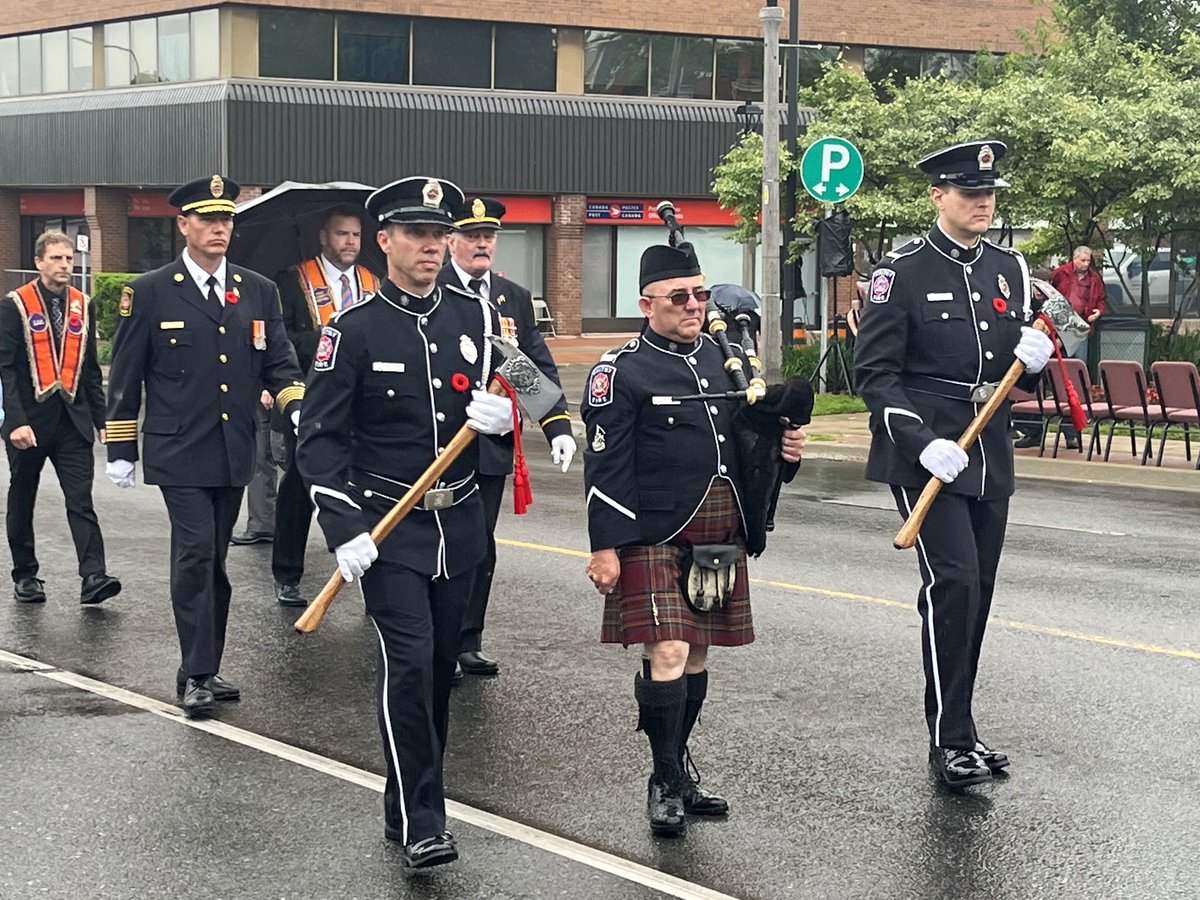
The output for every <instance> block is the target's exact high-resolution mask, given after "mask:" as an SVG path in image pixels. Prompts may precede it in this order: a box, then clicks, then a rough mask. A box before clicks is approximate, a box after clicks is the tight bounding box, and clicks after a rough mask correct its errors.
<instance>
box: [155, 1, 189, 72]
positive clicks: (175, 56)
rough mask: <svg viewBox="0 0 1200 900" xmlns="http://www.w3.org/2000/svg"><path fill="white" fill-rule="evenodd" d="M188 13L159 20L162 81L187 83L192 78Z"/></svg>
mask: <svg viewBox="0 0 1200 900" xmlns="http://www.w3.org/2000/svg"><path fill="white" fill-rule="evenodd" d="M188 38H189V33H188V17H187V13H181V14H180V15H175V16H161V17H160V18H159V20H158V76H159V80H160V81H187V80H188V78H189V77H190V76H191V69H192V66H191V62H192V61H191V53H190V51H189V46H188V44H189V40H188Z"/></svg>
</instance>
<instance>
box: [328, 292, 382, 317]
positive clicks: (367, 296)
mask: <svg viewBox="0 0 1200 900" xmlns="http://www.w3.org/2000/svg"><path fill="white" fill-rule="evenodd" d="M377 296H378V292H374V291H373V292H364V293H363V295H362V298H361V299H360V300H359V301H358V302H357V303H351V304H350V305H349V306H347V307H346V308H345V309H339V310H338V311H337V312H335V313H334V314H333V315H332V316H330V317H329V321H330V322H332V323H334V324H336V323H337V322H338V321H339V320H340V319H341V318H342V316H344V315H345V314H346V313H348V312H353V311H354V310H356V309H362V308H363V307H364V306H366V305H367V304H368V303H370V302H371V301H372V300H374V299H375V298H376V297H377Z"/></svg>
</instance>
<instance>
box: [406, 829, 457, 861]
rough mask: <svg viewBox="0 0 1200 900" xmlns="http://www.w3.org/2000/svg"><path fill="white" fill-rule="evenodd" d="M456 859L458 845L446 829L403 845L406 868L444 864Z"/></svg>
mask: <svg viewBox="0 0 1200 900" xmlns="http://www.w3.org/2000/svg"><path fill="white" fill-rule="evenodd" d="M456 859H458V847H457V846H456V845H455V843H454V838H453V836H452V835H451V834H450V832H448V831H443V832H442V833H441V834H435V835H434V836H433V837H427V838H422V839H421V840H419V841H413V842H411V843H408V844H405V845H404V866H405V868H408V869H428V868H430V867H431V866H444V865H445V864H446V863H452V862H454V861H455V860H456Z"/></svg>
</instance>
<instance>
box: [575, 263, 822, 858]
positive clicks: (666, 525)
mask: <svg viewBox="0 0 1200 900" xmlns="http://www.w3.org/2000/svg"><path fill="white" fill-rule="evenodd" d="M639 288H640V291H641V298H640V300H639V301H638V305H639V307H640V308H641V311H642V314H643V315H644V316H645V317H646V323H645V328H644V329H643V331H642V334H641V336H640V337H638V338H635V339H634V340H632V341H630V342H629V343H627V344H626V345H625V346H624V347H622V348H621V349H619V350H614V351H612V352H610V353H606V354H604V356H602V357H601V360H600V362H599V363H598V364H597V365H596V366H594V367H593V368H592V372H591V376H590V377H589V379H588V387H587V390H586V393H585V396H584V398H583V404H582V406H581V407H580V408H581V411H582V414H583V420H584V423H585V425H586V427H587V444H586V446H585V447H584V467H583V475H584V487H585V490H586V503H587V516H588V533H589V535H590V539H591V549H592V553H591V558H590V559H589V561H588V564H587V569H586V573H587V575H588V577H589V578H590V579H591V581H592V584H593V585H594V586H595V587H596V589H597V590H598V591H600V593H602V594H604V595H605V600H604V620H603V626H602V629H601V640H602V641H603V642H605V643H621V644H624V645H625V646H629V645H630V644H642V645H643V664H642V671H641V672H640V673H638V674H637V675H636V676H635V678H634V691H633V692H634V697H635V699H636V701H637V704H638V711H639V715H638V729H639V730H641V731H645V732H646V737H647V738H648V739H649V742H650V751H651V755H652V757H653V763H654V769H653V774H651V776H650V780H649V784H648V793H647V803H646V812H647V816H648V817H649V822H650V830H651V832H652V833H654V834H655V835H661V836H664V837H675V836H681V835H683V834H685V833H686V831H687V819H686V816H687V815H696V816H724V815H726V814H727V813H728V811H729V804H728V803H727V802H726V801H725V800H724V799H723V798H721V797H718V796H716V795H714V794H710V793H709V792H707V791H705V790H703V789H701V788H700V786H699V784H698V783H696V782H693V781H692V780H691V779H690V778H689V777H687V775H686V774H685V768H684V758H685V756H688V749H687V746H688V738H689V737H690V736H691V732H692V729H693V727H694V726H695V724H696V721H697V719H698V718H699V716H700V709H701V707H702V706H703V704H704V699H705V697H706V696H707V694H708V670H707V660H708V648H709V647H710V646H713V645H717V646H738V645H742V644H748V643H750V642H751V641H753V640H754V626H753V623H752V619H751V614H750V589H749V579H748V577H747V573H746V549H745V535H746V523H745V520H744V517H743V513H742V510H743V508H744V506H745V504H744V503H743V498H744V496H745V493H744V491H745V485H744V483H743V478H742V471H741V466H740V461H739V458H738V451H737V444H738V442H737V440H736V434H735V432H734V413H735V411H736V408H737V403H738V402H740V401H733V400H729V399H727V398H725V397H724V396H723V393H724V392H725V391H728V390H729V389H730V387H731V385H730V382H729V376H728V375H727V374H726V371H725V357H724V355H723V354H722V351H721V349H720V348H719V347H718V345H717V343H716V342H715V341H714V340H713V339H712V338H711V337H710V336H708V335H707V334H703V333H702V332H703V327H704V317H705V304H706V302H707V301H708V297H709V292H708V290H707V289H705V287H704V276H703V275H702V274H701V271H700V263H699V261H698V260H697V259H696V255H695V253H694V251H693V249H692V247H691V245H690V244H681V245H680V246H679V247H678V248H676V247H666V246H654V247H650V248H648V249H647V250H646V251H645V252H644V253H643V254H642V260H641V273H640V282H639ZM743 364H744V365H745V364H746V363H745V360H744V359H743ZM698 392H702V393H709V394H712V395H714V396H713V397H711V398H710V399H706V400H703V401H681V402H674V403H668V404H665V405H660V404H659V403H656V402H654V401H655V398H656V397H657V398H662V397H664V396H665V397H672V396H679V395H695V394H696V393H698ZM804 441H805V436H804V432H803V431H801V430H800V429H788V430H787V431H785V432H784V433H783V439H782V445H781V455H782V457H783V458H784V459H785V460H787V461H788V462H796V461H797V460H799V458H800V452H801V450H802V449H803V447H804ZM699 545H708V547H707V548H706V549H712V548H713V547H716V546H718V545H720V548H721V549H720V551H719V552H715V553H713V554H709V557H710V558H709V559H705V560H703V562H705V563H706V564H712V565H713V569H712V570H710V571H719V572H720V573H721V576H722V577H723V578H724V579H726V583H727V584H728V585H729V590H728V591H726V592H723V593H722V595H721V597H720V598H719V599H718V600H717V602H715V603H712V602H711V600H712V595H711V594H709V595H708V601H709V602H707V603H706V602H705V599H704V595H703V594H701V595H700V596H699V597H697V596H686V595H685V590H684V589H683V588H682V587H681V582H682V583H687V582H689V581H690V579H689V575H690V574H693V573H694V572H695V568H694V567H695V566H696V565H698V563H697V562H696V556H695V554H694V552H693V550H694V548H696V547H697V546H699ZM687 593H688V594H690V593H692V592H691V591H690V590H689V591H688V592H687Z"/></svg>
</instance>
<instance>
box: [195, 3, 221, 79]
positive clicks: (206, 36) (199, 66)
mask: <svg viewBox="0 0 1200 900" xmlns="http://www.w3.org/2000/svg"><path fill="white" fill-rule="evenodd" d="M190 26H191V41H192V77H193V78H195V79H197V80H200V79H204V78H220V77H221V14H220V13H219V12H217V10H215V9H204V10H201V11H200V12H194V13H192V14H191V16H190Z"/></svg>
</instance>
